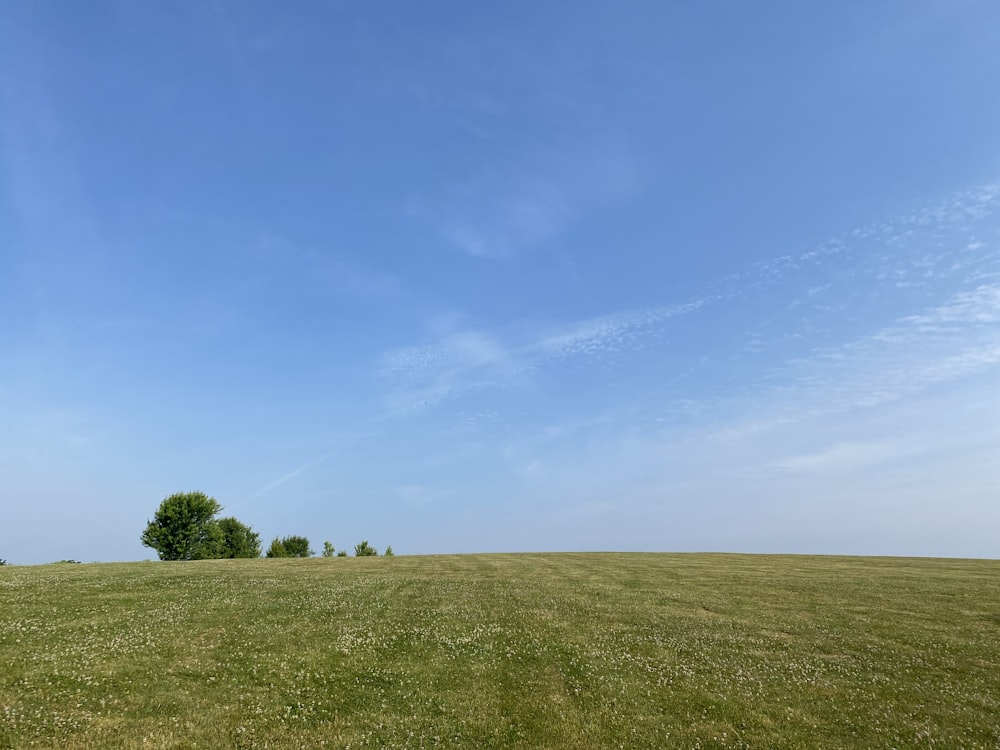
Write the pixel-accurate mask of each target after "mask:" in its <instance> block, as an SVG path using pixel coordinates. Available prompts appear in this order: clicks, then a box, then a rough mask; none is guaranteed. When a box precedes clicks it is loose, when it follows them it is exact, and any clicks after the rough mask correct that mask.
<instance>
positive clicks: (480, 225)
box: [409, 143, 638, 260]
mask: <svg viewBox="0 0 1000 750" xmlns="http://www.w3.org/2000/svg"><path fill="white" fill-rule="evenodd" d="M637 171H638V170H637V168H636V162H635V159H634V158H633V156H632V154H631V153H630V152H629V151H628V150H627V149H624V148H622V147H619V146H609V145H608V144H607V143H602V144H586V145H583V146H576V147H566V146H563V145H559V146H556V145H552V146H551V147H550V148H547V149H544V150H542V151H540V152H539V153H532V154H530V155H528V156H525V157H521V158H519V159H516V160H515V161H514V163H513V164H503V165H499V164H498V165H493V167H492V168H491V169H490V170H487V171H484V172H482V173H480V174H475V175H469V176H467V178H466V179H464V180H462V181H458V182H454V183H452V184H450V185H448V186H447V187H445V188H444V189H443V190H441V191H439V192H438V193H437V194H435V195H430V196H425V197H421V198H414V199H412V200H411V201H410V205H409V210H410V213H411V214H413V215H414V216H417V217H419V218H421V219H423V220H424V221H426V222H428V223H429V224H430V225H431V226H433V227H434V228H435V229H436V231H437V232H438V233H439V234H440V235H441V236H442V237H443V238H444V239H445V240H446V241H447V242H448V243H449V245H451V246H452V247H454V248H455V249H457V250H459V251H461V252H463V253H465V254H467V255H471V256H474V257H477V258H488V259H494V260H497V259H508V258H513V257H515V256H517V255H519V254H521V253H523V252H525V251H528V250H533V249H535V248H538V247H541V246H544V245H545V244H546V243H548V242H550V241H552V240H555V239H557V238H559V237H560V236H561V235H563V234H564V233H566V232H567V231H569V230H570V229H571V228H572V227H573V226H574V225H575V224H576V223H577V222H578V221H579V220H580V219H581V217H583V216H584V215H585V214H586V213H587V212H590V211H595V210H601V209H602V208H603V207H605V206H607V205H609V204H612V203H614V202H616V201H618V200H620V199H621V198H622V197H623V196H627V195H629V194H631V193H632V192H633V191H634V190H635V188H636V185H637V184H638V177H637Z"/></svg>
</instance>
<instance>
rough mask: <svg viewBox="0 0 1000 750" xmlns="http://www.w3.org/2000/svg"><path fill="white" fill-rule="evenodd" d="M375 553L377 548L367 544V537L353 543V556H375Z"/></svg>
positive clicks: (376, 553)
mask: <svg viewBox="0 0 1000 750" xmlns="http://www.w3.org/2000/svg"><path fill="white" fill-rule="evenodd" d="M377 555H378V550H377V549H375V548H374V547H372V546H371V545H370V544H368V540H367V539H365V540H364V541H362V542H359V543H358V544H355V545H354V556H355V557H376V556H377Z"/></svg>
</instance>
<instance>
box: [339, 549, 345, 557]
mask: <svg viewBox="0 0 1000 750" xmlns="http://www.w3.org/2000/svg"><path fill="white" fill-rule="evenodd" d="M337 557H347V550H346V549H338V550H337Z"/></svg>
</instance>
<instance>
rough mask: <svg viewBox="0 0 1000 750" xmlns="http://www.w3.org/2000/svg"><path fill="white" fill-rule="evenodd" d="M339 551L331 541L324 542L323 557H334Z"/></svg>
mask: <svg viewBox="0 0 1000 750" xmlns="http://www.w3.org/2000/svg"><path fill="white" fill-rule="evenodd" d="M336 552H337V550H335V549H334V548H333V545H332V544H330V543H329V542H323V557H333V556H334V554H335V553H336Z"/></svg>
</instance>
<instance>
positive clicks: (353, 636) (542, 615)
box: [0, 553, 1000, 748]
mask: <svg viewBox="0 0 1000 750" xmlns="http://www.w3.org/2000/svg"><path fill="white" fill-rule="evenodd" d="M0 665H2V666H0V747H9V748H21V747H60V748H103V747H121V748H140V747H154V748H206V747H208V748H211V747H220V748H223V747H236V748H254V747H260V748H263V747H269V748H284V747H309V748H312V747H343V748H346V747H352V748H362V747H399V748H411V747H412V748H417V747H435V746H438V747H468V748H613V747H626V748H666V747H684V748H687V747H692V748H693V747H701V748H739V747H745V748H746V747H749V748H816V747H824V748H833V747H842V748H892V747H895V748H909V747H945V748H997V747H1000V562H998V561H973V560H923V559H889V558H838V557H798V556H740V555H669V554H611V553H608V554H539V555H457V556H428V557H396V558H347V559H345V558H334V559H318V558H317V559H309V560H228V561H203V562H191V563H133V564H106V565H73V566H69V565H51V566H40V567H6V568H0Z"/></svg>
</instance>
